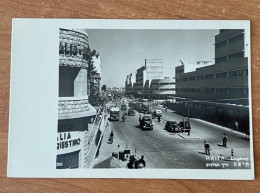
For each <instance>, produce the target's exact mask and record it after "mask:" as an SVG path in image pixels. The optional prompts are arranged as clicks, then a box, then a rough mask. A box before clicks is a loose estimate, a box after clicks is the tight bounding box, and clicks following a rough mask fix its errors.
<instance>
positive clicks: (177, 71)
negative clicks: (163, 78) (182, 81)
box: [176, 69, 184, 74]
mask: <svg viewBox="0 0 260 193" xmlns="http://www.w3.org/2000/svg"><path fill="white" fill-rule="evenodd" d="M180 73H184V69H180V70H176V74H180Z"/></svg>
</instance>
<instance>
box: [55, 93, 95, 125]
mask: <svg viewBox="0 0 260 193" xmlns="http://www.w3.org/2000/svg"><path fill="white" fill-rule="evenodd" d="M58 107H59V108H58V111H59V120H62V119H75V118H81V117H88V116H93V115H96V109H95V108H94V107H93V106H92V105H91V104H90V103H89V102H88V97H87V96H85V97H59V104H58Z"/></svg>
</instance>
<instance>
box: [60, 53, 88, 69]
mask: <svg viewBox="0 0 260 193" xmlns="http://www.w3.org/2000/svg"><path fill="white" fill-rule="evenodd" d="M59 66H70V67H79V68H87V67H88V63H87V61H86V60H85V59H83V58H82V56H71V55H64V54H60V57H59Z"/></svg>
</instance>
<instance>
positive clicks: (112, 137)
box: [109, 131, 114, 144]
mask: <svg viewBox="0 0 260 193" xmlns="http://www.w3.org/2000/svg"><path fill="white" fill-rule="evenodd" d="M113 140H114V133H113V131H111V132H110V136H109V142H110V143H111V144H112V143H113Z"/></svg>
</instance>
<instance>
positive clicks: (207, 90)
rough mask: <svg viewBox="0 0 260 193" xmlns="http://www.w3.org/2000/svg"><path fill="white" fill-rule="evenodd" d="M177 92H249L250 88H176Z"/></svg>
mask: <svg viewBox="0 0 260 193" xmlns="http://www.w3.org/2000/svg"><path fill="white" fill-rule="evenodd" d="M176 92H190V93H193V92H197V93H206V94H211V93H222V94H248V88H176Z"/></svg>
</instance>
